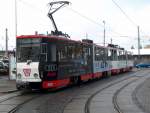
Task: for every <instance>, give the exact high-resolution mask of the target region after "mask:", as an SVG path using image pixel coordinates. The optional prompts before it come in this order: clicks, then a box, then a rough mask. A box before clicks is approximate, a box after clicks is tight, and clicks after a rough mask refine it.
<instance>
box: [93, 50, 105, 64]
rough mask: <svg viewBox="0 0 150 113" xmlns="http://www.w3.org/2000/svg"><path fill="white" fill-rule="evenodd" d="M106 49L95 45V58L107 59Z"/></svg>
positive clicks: (97, 59) (98, 59)
mask: <svg viewBox="0 0 150 113" xmlns="http://www.w3.org/2000/svg"><path fill="white" fill-rule="evenodd" d="M105 57H106V56H105V49H104V48H100V47H95V60H96V61H100V60H104V59H105Z"/></svg>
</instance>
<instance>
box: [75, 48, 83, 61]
mask: <svg viewBox="0 0 150 113" xmlns="http://www.w3.org/2000/svg"><path fill="white" fill-rule="evenodd" d="M75 56H76V59H80V58H82V47H81V46H76V48H75Z"/></svg>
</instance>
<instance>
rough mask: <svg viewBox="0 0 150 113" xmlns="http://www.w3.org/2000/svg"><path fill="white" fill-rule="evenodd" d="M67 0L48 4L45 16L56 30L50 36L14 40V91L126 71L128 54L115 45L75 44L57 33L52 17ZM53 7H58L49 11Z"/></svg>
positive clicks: (130, 57) (75, 81) (130, 56)
mask: <svg viewBox="0 0 150 113" xmlns="http://www.w3.org/2000/svg"><path fill="white" fill-rule="evenodd" d="M65 4H69V2H67V1H57V2H51V3H50V4H49V5H50V10H49V13H48V17H49V18H50V19H51V20H52V23H53V25H54V28H55V31H53V32H52V33H51V35H22V36H18V37H17V44H16V45H17V47H16V48H17V75H16V83H17V88H18V89H20V88H22V87H31V88H41V89H48V88H60V87H64V86H67V85H70V84H77V83H79V82H82V81H88V80H91V79H95V78H100V77H102V76H107V75H108V76H110V75H113V74H118V73H121V72H125V71H129V70H130V69H131V68H132V66H133V62H132V55H131V53H130V52H127V51H125V50H124V49H122V48H118V47H117V46H115V45H111V44H110V45H109V46H108V47H103V46H99V45H96V44H94V43H93V41H91V40H87V39H84V40H82V41H74V40H70V39H68V38H67V36H68V35H66V34H63V33H62V32H60V31H58V29H57V26H56V24H55V21H54V19H53V16H52V14H53V13H55V12H56V11H58V9H60V8H61V7H62V6H64V5H65ZM53 5H60V6H59V7H58V8H52V7H53Z"/></svg>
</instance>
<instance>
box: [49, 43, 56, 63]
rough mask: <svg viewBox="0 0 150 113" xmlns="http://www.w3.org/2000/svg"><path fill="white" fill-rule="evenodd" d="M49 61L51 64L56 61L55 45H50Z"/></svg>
mask: <svg viewBox="0 0 150 113" xmlns="http://www.w3.org/2000/svg"><path fill="white" fill-rule="evenodd" d="M50 61H52V62H55V61H56V45H55V44H51V45H50Z"/></svg>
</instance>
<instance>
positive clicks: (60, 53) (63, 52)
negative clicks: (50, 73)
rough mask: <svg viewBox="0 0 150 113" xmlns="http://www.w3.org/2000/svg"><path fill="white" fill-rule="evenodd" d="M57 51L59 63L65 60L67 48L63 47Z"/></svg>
mask: <svg viewBox="0 0 150 113" xmlns="http://www.w3.org/2000/svg"><path fill="white" fill-rule="evenodd" d="M58 50H59V51H58V56H59V57H58V58H59V61H62V60H67V46H66V45H63V46H61V47H59V49H58Z"/></svg>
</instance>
